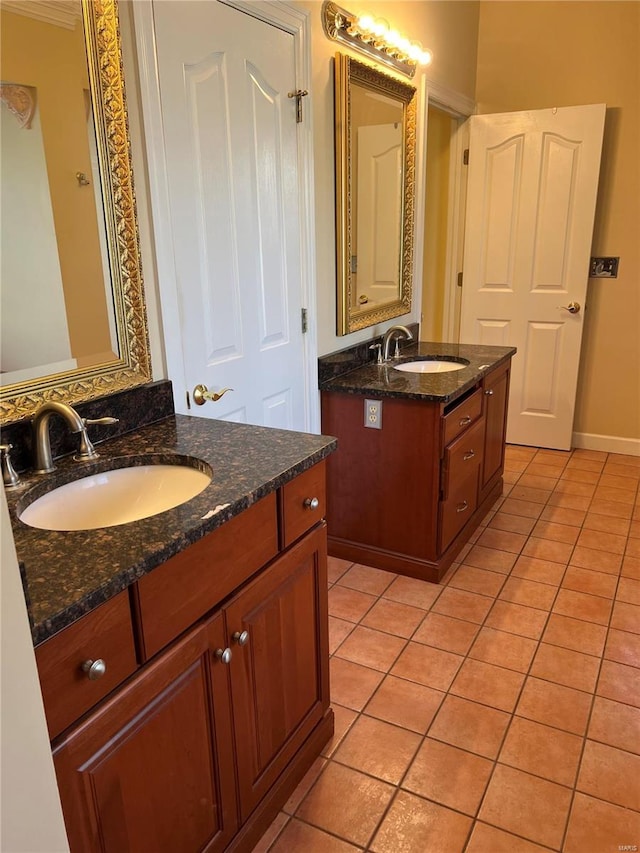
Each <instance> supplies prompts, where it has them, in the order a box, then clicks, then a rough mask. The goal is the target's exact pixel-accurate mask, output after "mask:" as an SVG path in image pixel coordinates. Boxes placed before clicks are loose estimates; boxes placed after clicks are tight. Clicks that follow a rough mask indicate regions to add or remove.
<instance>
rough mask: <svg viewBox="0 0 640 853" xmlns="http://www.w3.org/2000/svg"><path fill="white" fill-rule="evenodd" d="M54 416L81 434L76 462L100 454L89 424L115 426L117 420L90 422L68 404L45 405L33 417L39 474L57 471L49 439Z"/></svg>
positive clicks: (55, 402)
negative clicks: (92, 441) (88, 429)
mask: <svg viewBox="0 0 640 853" xmlns="http://www.w3.org/2000/svg"><path fill="white" fill-rule="evenodd" d="M52 415H60V417H62V418H64V420H65V421H66V423H67V426H68V427H69V429H70V431H71V432H72V433H79V434H80V444H79V447H78V452H77V453H76V455H75V456H74V457H73V458H74V459H75V460H76V462H85V461H87V460H88V459H96V458H97V456H98V453H97V452H96V449H95V447H94V446H93V444H92V443H91V439H90V438H89V435H88V434H87V425H88V424H115V423H118V419H117V418H97V419H96V420H89V419H88V418H81V417H80V415H79V414H78V413H77V412H76V410H75V409H74V408H72V407H71V406H69V405H68V404H67V403H58V402H57V401H55V400H50V401H49V402H47V403H43V404H42V406H40V408H39V409H38V411H37V412H36V413H35V415H34V417H33V447H34V453H35V466H34V467H35V471H36V473H37V474H47V473H49V472H50V471H53V470H54V469H55V465H54V464H53V458H52V456H51V439H50V437H49V421H50V420H51V416H52Z"/></svg>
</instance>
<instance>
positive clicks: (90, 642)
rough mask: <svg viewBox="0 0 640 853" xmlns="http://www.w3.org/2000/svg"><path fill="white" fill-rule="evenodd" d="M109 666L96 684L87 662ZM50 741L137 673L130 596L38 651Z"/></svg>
mask: <svg viewBox="0 0 640 853" xmlns="http://www.w3.org/2000/svg"><path fill="white" fill-rule="evenodd" d="M99 660H102V661H104V663H105V665H106V670H105V672H104V675H102V676H101V677H98V678H96V679H95V680H92V679H91V678H90V677H89V675H88V673H87V672H85V671H84V670H83V665H84V664H86V662H88V661H99ZM36 661H37V664H38V674H39V676H40V686H41V688H42V697H43V699H44V707H45V712H46V716H47V725H48V727H49V735H50V737H51V738H54V737H56V736H57V735H59V734H60V732H61V731H62V730H63V729H66V728H67V726H69V725H71V723H73V722H74V720H76V719H77V718H78V717H79V716H80V715H81V714H84V712H85V711H88V710H89V708H91V707H92V706H93V705H95V704H96V702H99V701H100V699H102V698H104V697H105V696H106V695H107V693H110V692H111V691H112V690H113V689H114V688H115V687H117V686H118V684H120V682H121V681H123V680H124V679H125V678H126V677H127V676H128V675H131V673H132V672H134V670H135V669H136V651H135V644H134V639H133V628H132V626H131V608H130V606H129V594H128V592H127V591H126V590H125V591H124V592H121V593H119V594H118V595H116V596H115V598H112V599H110V600H109V601H107V602H106V603H105V604H101V605H100V607H97V608H96V609H95V610H92V611H91V613H87V615H86V616H83V617H82V618H81V619H78V621H77V622H74V624H73V625H70V626H69V627H68V628H65V629H64V631H61V632H60V633H59V634H56V635H55V636H54V637H51V639H49V640H46V642H44V643H42V644H41V645H39V646H38V647H37V648H36Z"/></svg>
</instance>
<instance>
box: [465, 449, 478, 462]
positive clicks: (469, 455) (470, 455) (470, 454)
mask: <svg viewBox="0 0 640 853" xmlns="http://www.w3.org/2000/svg"><path fill="white" fill-rule="evenodd" d="M475 455H476V452H475V450H468V451H467V452H466V453H465V454H464V456H463V457H462V460H463V461H464V462H467V461H468V460H469V459H473V457H474V456H475Z"/></svg>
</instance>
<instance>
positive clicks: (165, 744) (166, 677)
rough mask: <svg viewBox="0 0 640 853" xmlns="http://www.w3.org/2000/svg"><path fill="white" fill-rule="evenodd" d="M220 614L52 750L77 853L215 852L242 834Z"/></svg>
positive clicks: (119, 693) (64, 808)
mask: <svg viewBox="0 0 640 853" xmlns="http://www.w3.org/2000/svg"><path fill="white" fill-rule="evenodd" d="M224 641H225V637H224V620H223V617H222V615H218V616H216V617H215V618H214V619H212V620H210V621H209V622H207V623H206V624H204V625H202V626H200V627H199V628H197V629H196V630H194V631H193V632H191V633H190V634H189V635H188V636H187V637H185V638H184V639H182V640H181V641H179V642H178V644H177V645H175V646H174V647H172V648H171V650H170V651H168V652H167V653H166V654H164V655H163V656H161V657H160V658H158V659H157V660H156V661H154V662H153V663H152V664H150V665H149V666H148V667H147V668H145V670H144V671H143V672H141V673H140V675H138V677H137V678H135V679H134V680H133V681H131V682H130V683H129V684H127V685H126V686H125V687H124V688H123V689H122V690H121V691H119V692H118V693H116V694H115V695H113V696H112V697H111V699H109V700H108V701H107V702H106V703H105V704H104V705H102V706H101V707H100V709H99V710H98V711H96V712H95V713H94V714H92V716H90V717H89V718H88V719H87V720H85V721H84V722H83V723H80V724H79V725H78V726H77V727H76V728H75V729H73V730H72V731H71V732H70V733H69V734H68V735H67V736H65V737H63V738H62V740H61V741H60V742H59V743H58V744H57V745H56V746H55V747H54V751H53V757H54V765H55V769H56V775H57V779H58V787H59V790H60V799H61V801H62V808H63V813H64V817H65V824H66V828H67V835H68V838H69V846H70V849H71V850H72V851H82V853H90V851H91V853H93V851H96V853H97V851H104V853H123V851H126V850H128V851H131V853H134V851H135V853H161V851H171V853H194V851H196V850H207V851H213V852H214V853H218V851H222V850H224V849H225V847H226V846H227V845H228V843H229V842H230V840H231V838H232V837H233V835H234V833H235V831H236V828H237V816H236V808H235V787H234V784H233V778H234V773H233V751H232V734H233V727H232V721H231V692H230V685H229V673H228V667H227V666H224V665H223V664H222V663H220V661H219V660H218V659H217V658H216V656H215V650H216V649H217V648H221V647H222V648H223V647H224Z"/></svg>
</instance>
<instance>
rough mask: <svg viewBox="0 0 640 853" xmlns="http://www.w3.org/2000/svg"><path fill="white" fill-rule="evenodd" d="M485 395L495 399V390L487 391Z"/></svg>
mask: <svg viewBox="0 0 640 853" xmlns="http://www.w3.org/2000/svg"><path fill="white" fill-rule="evenodd" d="M484 393H485V396H487V397H493V389H492V388H489V390H488V391H485V392H484Z"/></svg>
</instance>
